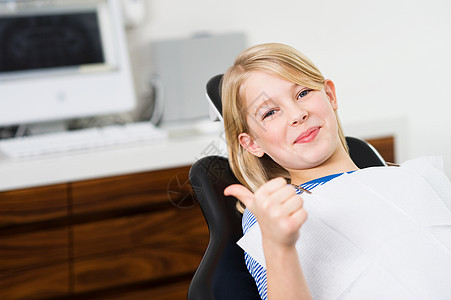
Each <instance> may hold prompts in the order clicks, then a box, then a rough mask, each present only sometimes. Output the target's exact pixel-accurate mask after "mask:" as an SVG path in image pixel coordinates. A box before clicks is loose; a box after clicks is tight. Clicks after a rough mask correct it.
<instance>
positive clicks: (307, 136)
mask: <svg viewBox="0 0 451 300" xmlns="http://www.w3.org/2000/svg"><path fill="white" fill-rule="evenodd" d="M319 130H320V127H312V128H309V129H307V130H306V131H304V132H303V133H302V134H301V135H300V136H298V138H297V139H296V140H295V141H294V143H295V144H304V143H309V142H311V141H313V140H314V139H315V138H316V136H317V135H318V133H319Z"/></svg>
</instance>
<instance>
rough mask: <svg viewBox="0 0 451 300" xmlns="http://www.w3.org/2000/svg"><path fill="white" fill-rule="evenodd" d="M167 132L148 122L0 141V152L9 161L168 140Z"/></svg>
mask: <svg viewBox="0 0 451 300" xmlns="http://www.w3.org/2000/svg"><path fill="white" fill-rule="evenodd" d="M167 137H168V134H167V132H166V131H165V130H163V129H160V128H157V127H155V126H154V125H153V124H152V123H149V122H138V123H129V124H123V125H109V126H104V127H95V128H86V129H79V130H70V131H64V132H58V133H46V134H39V135H32V136H25V137H18V138H11V139H5V140H0V152H1V153H2V154H3V155H6V156H7V157H10V158H29V157H37V156H46V155H52V154H59V153H68V152H75V151H83V150H91V149H96V148H106V147H114V146H123V145H131V144H135V143H143V142H157V141H163V140H165V139H167Z"/></svg>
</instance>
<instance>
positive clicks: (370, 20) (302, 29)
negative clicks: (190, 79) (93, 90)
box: [128, 0, 451, 177]
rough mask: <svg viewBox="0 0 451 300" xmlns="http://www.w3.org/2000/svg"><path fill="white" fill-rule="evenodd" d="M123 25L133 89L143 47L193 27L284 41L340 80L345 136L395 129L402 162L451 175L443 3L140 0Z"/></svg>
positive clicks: (448, 50) (449, 69)
mask: <svg viewBox="0 0 451 300" xmlns="http://www.w3.org/2000/svg"><path fill="white" fill-rule="evenodd" d="M145 1H146V2H145V4H146V6H147V15H146V20H145V22H143V23H142V24H141V25H140V26H139V27H137V28H134V29H131V30H129V31H128V37H129V42H130V49H131V55H132V60H133V61H132V63H133V65H134V68H135V76H136V80H137V86H138V88H139V89H142V88H143V85H144V84H145V74H146V73H147V72H149V66H148V64H146V58H147V57H148V52H147V51H148V43H149V42H150V41H151V40H158V39H166V38H174V37H176V38H180V37H188V36H190V35H191V34H193V33H195V32H199V31H208V32H211V33H224V32H230V31H244V32H245V33H246V34H247V36H248V43H249V45H253V44H257V43H263V42H283V43H287V44H290V45H292V46H294V47H296V48H298V49H299V50H301V51H302V52H304V53H305V54H306V55H307V56H309V57H310V58H311V59H312V60H313V61H314V62H315V63H316V64H317V65H318V67H319V68H320V70H322V72H323V74H324V75H325V76H326V77H328V78H332V79H333V80H334V81H335V83H336V86H337V94H338V99H339V101H340V102H339V105H340V109H339V111H340V115H341V119H342V121H343V124H344V127H345V131H346V133H347V134H356V135H361V134H362V135H365V132H363V131H367V132H368V135H377V134H378V133H381V134H382V133H384V132H385V131H390V129H392V132H393V133H395V134H397V137H399V141H400V142H401V144H399V145H398V146H399V147H398V149H397V154H398V160H400V161H401V160H405V159H409V158H413V157H417V156H420V155H443V156H444V159H445V170H446V172H447V174H448V176H450V177H451V133H450V131H451V95H450V93H449V90H450V82H451V58H450V56H451V2H450V1H448V0H427V1H426V0H410V1H408V0H405V1H402V0H378V1H374V0H371V1H364V0H342V1H336V0H315V1H311V0H310V1H299V0H298V1H296V0H279V1H270V0H259V1H256V0H249V1H243V0H227V1H226V0H222V1H218V0H190V1H181V0H180V1H175V0H145Z"/></svg>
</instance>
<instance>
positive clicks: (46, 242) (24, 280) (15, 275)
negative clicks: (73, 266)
mask: <svg viewBox="0 0 451 300" xmlns="http://www.w3.org/2000/svg"><path fill="white" fill-rule="evenodd" d="M68 253H69V250H68V229H67V228H66V229H64V228H63V229H56V230H45V231H39V232H33V233H24V234H18V235H9V236H4V237H1V238H0V299H46V298H49V297H56V296H64V295H67V294H68V293H69V259H68V256H69V255H68Z"/></svg>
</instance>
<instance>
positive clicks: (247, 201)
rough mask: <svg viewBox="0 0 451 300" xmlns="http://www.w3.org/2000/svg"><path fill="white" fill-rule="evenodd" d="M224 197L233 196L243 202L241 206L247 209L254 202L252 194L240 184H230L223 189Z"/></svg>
mask: <svg viewBox="0 0 451 300" xmlns="http://www.w3.org/2000/svg"><path fill="white" fill-rule="evenodd" d="M224 195H225V196H233V197H235V198H237V199H238V200H240V201H241V202H243V204H244V205H245V206H246V207H247V208H249V207H250V206H251V205H252V201H253V200H254V194H253V193H252V192H251V191H250V190H249V189H247V188H246V187H244V186H242V185H241V184H232V185H229V186H228V187H226V188H225V189H224Z"/></svg>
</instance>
